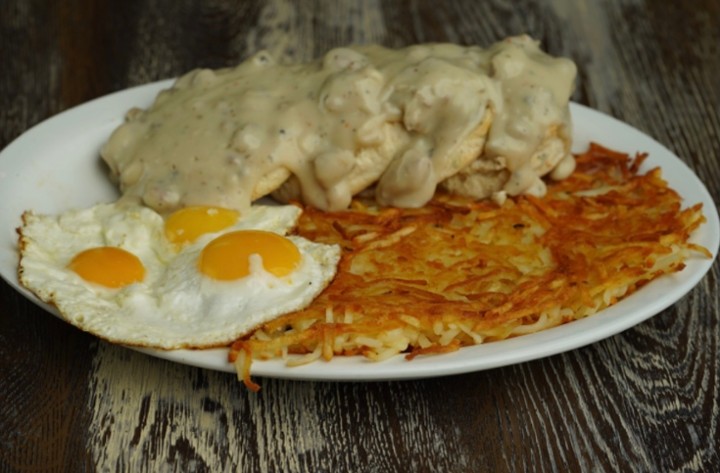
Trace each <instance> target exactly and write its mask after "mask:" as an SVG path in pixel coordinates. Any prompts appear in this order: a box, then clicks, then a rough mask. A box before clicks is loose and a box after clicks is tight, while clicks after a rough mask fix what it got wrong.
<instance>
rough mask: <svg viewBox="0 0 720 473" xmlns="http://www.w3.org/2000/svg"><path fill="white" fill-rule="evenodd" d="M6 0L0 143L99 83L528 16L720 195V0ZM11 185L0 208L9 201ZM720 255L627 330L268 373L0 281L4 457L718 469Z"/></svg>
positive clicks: (246, 467)
mask: <svg viewBox="0 0 720 473" xmlns="http://www.w3.org/2000/svg"><path fill="white" fill-rule="evenodd" d="M438 5H439V4H438V3H437V2H432V1H429V0H414V1H407V2H385V1H380V0H375V1H368V2H365V1H362V0H342V1H332V0H312V1H306V2H301V3H296V2H291V1H290V0H272V1H268V2H262V1H258V0H252V1H250V0H248V1H231V0H212V1H208V2H192V1H189V0H182V1H175V0H133V1H126V2H122V3H121V2H117V3H111V2H102V1H97V0H73V1H71V2H52V1H48V0H32V1H23V0H7V1H4V2H2V4H1V5H0V59H2V62H1V64H2V65H3V73H2V74H0V125H1V126H0V147H4V146H5V145H7V144H8V143H10V142H11V141H12V140H13V139H14V138H16V137H17V136H19V135H20V134H21V133H22V132H23V131H25V130H27V129H28V128H30V127H31V126H32V125H34V124H35V123H38V122H39V121H41V120H42V119H44V118H46V117H49V116H51V115H53V114H56V113H58V112H60V111H62V110H64V109H66V108H69V107H72V106H74V105H77V104H79V103H82V102H85V101H87V100H89V99H92V98H94V97H97V96H100V95H103V94H106V93H109V92H112V91H116V90H120V89H123V88H125V87H128V86H132V85H137V84H142V83H146V82H149V81H153V80H157V79H162V78H167V77H172V76H176V75H178V74H181V73H183V72H185V71H187V70H189V69H191V68H193V67H198V66H202V67H223V66H229V65H232V64H235V63H237V62H238V61H240V60H242V59H243V58H245V57H247V56H248V55H250V54H252V53H253V52H255V51H257V50H259V49H262V48H265V49H269V50H272V51H274V52H276V53H278V54H281V55H283V56H285V57H287V58H289V59H309V58H312V57H316V56H317V55H319V54H322V53H323V52H324V51H326V50H327V49H329V48H331V47H333V46H340V45H345V44H348V43H368V42H378V43H381V44H385V45H389V46H402V45H406V44H411V43H416V42H424V41H453V42H458V43H462V44H481V45H486V44H489V43H491V42H493V41H495V40H498V39H500V38H502V37H505V36H508V35H512V34H518V33H524V32H527V33H529V34H531V35H532V36H534V37H536V38H538V39H540V40H541V41H542V43H543V45H544V47H545V48H546V49H547V50H549V51H550V52H551V53H553V54H558V55H565V56H569V57H571V58H572V59H573V60H575V62H576V63H577V64H578V69H579V79H578V83H577V89H576V91H575V94H574V99H575V100H577V101H579V102H581V103H585V104H588V105H590V106H591V107H593V108H597V109H599V110H601V111H604V112H606V113H609V114H611V115H613V116H615V117H617V118H619V119H621V120H623V121H626V122H628V123H630V124H631V125H633V126H635V127H637V128H639V129H640V130H642V131H644V132H646V133H648V134H650V135H652V136H654V137H655V138H656V139H657V140H658V141H660V142H661V143H663V144H664V145H665V146H667V147H669V148H670V149H672V150H673V151H674V152H675V153H677V154H678V155H679V156H680V157H681V158H682V159H683V160H684V161H685V162H686V163H687V164H688V165H689V166H690V167H691V168H692V169H693V170H694V171H695V172H696V173H697V174H698V176H699V177H700V178H701V180H703V182H705V183H706V185H707V187H708V189H709V191H710V193H711V195H712V196H713V198H714V199H715V201H716V202H718V201H720V198H719V197H720V139H718V134H719V133H720V97H719V95H720V87H719V86H718V85H719V84H720V82H718V77H720V51H719V47H720V46H719V44H720V2H718V1H715V0H698V1H696V2H674V3H673V4H670V3H668V2H662V3H661V2H649V1H638V0H618V1H609V0H606V1H598V2H595V1H591V0H585V1H573V0H549V1H547V2H535V1H530V0H521V1H516V2H508V1H504V0H493V1H485V2H472V1H461V0H453V1H447V2H443V4H442V6H441V7H438ZM1 206H2V203H1V202H0V209H2V207H1ZM718 276H719V275H718V264H717V263H716V264H715V265H714V266H713V268H712V270H711V272H710V273H709V274H708V275H707V276H706V277H705V278H704V279H703V280H702V282H701V283H700V284H699V285H698V286H697V287H696V288H695V289H693V290H692V291H691V292H690V293H689V294H688V295H687V296H686V297H684V298H683V299H682V300H681V301H679V302H678V303H676V304H675V305H673V306H672V307H671V308H669V309H667V310H665V311H663V312H662V313H660V314H658V315H657V316H655V317H653V318H652V319H650V320H649V321H647V322H645V323H643V324H641V325H639V326H637V327H635V328H633V329H631V330H628V331H626V332H624V333H622V334H620V335H617V336H615V337H612V338H610V339H607V340H605V341H602V342H599V343H595V344H593V345H591V346H588V347H585V348H582V349H578V350H574V351H572V352H568V353H565V354H562V355H556V356H553V357H550V358H547V359H543V360H538V361H534V362H528V363H524V364H520V365H515V366H510V367H506V368H501V369H495V370H489V371H485V372H478V373H471V374H466V375H459V376H449V377H444V378H435V379H427V380H418V381H403V382H377V383H325V382H297V381H284V380H273V379H262V380H261V382H262V391H261V392H260V393H258V394H252V393H249V392H248V391H246V390H245V389H244V388H243V387H242V385H241V384H239V383H238V382H237V380H236V378H235V377H234V376H232V375H228V374H225V373H217V372H212V371H207V370H202V369H196V368H190V367H187V366H183V365H178V364H173V363H170V362H167V361H163V360H158V359H154V358H151V357H148V356H146V355H143V354H140V353H136V352H134V351H131V350H128V349H125V348H122V347H117V346H113V345H110V344H107V343H105V342H100V341H97V340H96V339H94V338H93V337H90V336H88V335H85V334H83V333H80V332H79V331H77V330H75V329H73V328H71V327H69V326H67V325H66V324H64V323H61V322H60V321H58V320H56V319H55V318H53V317H51V316H49V315H48V314H46V313H44V312H43V311H42V310H41V309H39V308H37V307H35V306H34V305H33V304H31V303H30V302H28V301H26V300H25V299H23V298H22V297H21V296H19V295H18V294H16V293H15V292H14V291H13V290H12V289H11V288H10V287H9V286H8V285H7V284H5V283H0V471H75V472H80V471H129V472H136V471H159V472H162V471H248V472H258V471H259V472H275V471H318V472H322V471H372V472H391V471H418V472H424V471H427V472H436V471H453V472H463V471H467V472H476V471H494V472H495V471H497V472H515V471H527V472H546V471H648V472H655V471H663V472H664V471H718V470H720V453H719V451H718V440H717V439H718V437H719V435H720V426H719V425H718V419H720V381H719V379H718V378H719V377H720V355H719V353H720V305H719V303H718Z"/></svg>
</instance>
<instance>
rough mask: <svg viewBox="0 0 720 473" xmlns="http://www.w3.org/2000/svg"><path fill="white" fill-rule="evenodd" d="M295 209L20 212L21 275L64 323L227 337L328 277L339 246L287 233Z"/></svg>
mask: <svg viewBox="0 0 720 473" xmlns="http://www.w3.org/2000/svg"><path fill="white" fill-rule="evenodd" d="M300 213H301V209H300V208H298V207H296V206H293V205H286V206H269V205H267V206H262V205H254V206H252V207H251V208H250V209H249V210H248V211H247V212H243V213H242V214H240V213H238V212H237V211H234V210H229V209H222V208H214V207H190V208H186V209H183V210H180V211H178V212H176V213H175V214H173V215H170V216H169V217H167V218H163V217H162V216H161V215H159V214H158V213H156V212H155V211H153V210H150V209H148V208H145V207H142V206H138V205H130V204H120V203H112V204H100V205H97V206H94V207H91V208H88V209H83V210H73V211H69V212H66V213H63V214H61V215H57V216H52V215H39V214H35V213H33V212H26V213H25V214H24V215H23V225H22V226H21V227H20V228H19V229H18V232H19V234H20V242H19V247H20V265H19V270H18V272H19V279H20V282H21V283H22V284H23V285H24V286H25V287H27V288H28V289H29V290H31V291H32V292H34V293H35V294H36V295H37V296H38V297H39V298H40V299H41V300H43V301H44V302H47V303H50V304H53V305H54V306H56V307H57V309H58V311H59V313H60V314H61V316H62V317H63V318H64V319H65V320H67V321H68V322H70V323H71V324H73V325H75V326H77V327H79V328H81V329H83V330H85V331H87V332H90V333H93V334H95V335H97V336H99V337H101V338H104V339H106V340H108V341H111V342H115V343H122V344H126V345H134V346H145V347H153V348H163V349H177V348H207V347H213V346H222V345H227V344H229V343H230V342H232V341H234V340H236V339H237V338H239V337H240V336H242V335H244V334H246V333H248V332H249V331H251V330H252V329H254V328H256V327H257V326H258V325H260V324H262V323H264V322H267V321H268V320H271V319H273V318H275V317H277V316H279V315H282V314H285V313H288V312H292V311H294V310H299V309H302V308H304V307H306V306H307V305H309V304H310V302H312V300H313V299H314V298H315V297H316V296H317V295H318V294H319V293H320V292H321V291H322V290H323V289H324V288H325V287H326V286H327V284H329V282H330V280H332V278H333V277H334V275H335V272H336V268H337V264H338V261H339V259H340V248H339V247H338V246H337V245H326V244H320V243H315V242H312V241H309V240H307V239H304V238H301V237H298V236H293V235H290V236H288V235H287V233H288V232H289V231H290V230H292V228H294V226H295V224H296V222H297V219H298V218H299V216H300Z"/></svg>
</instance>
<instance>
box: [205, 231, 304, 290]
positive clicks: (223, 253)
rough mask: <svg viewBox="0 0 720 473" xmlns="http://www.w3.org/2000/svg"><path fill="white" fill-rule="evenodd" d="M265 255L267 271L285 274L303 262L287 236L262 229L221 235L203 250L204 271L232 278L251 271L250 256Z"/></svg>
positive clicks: (264, 261)
mask: <svg viewBox="0 0 720 473" xmlns="http://www.w3.org/2000/svg"><path fill="white" fill-rule="evenodd" d="M252 254H259V255H260V256H261V257H262V261H263V267H264V268H265V271H267V272H269V273H271V274H274V275H275V276H278V277H282V276H286V275H288V274H290V273H291V272H293V271H294V270H295V268H297V266H298V265H299V264H300V250H298V248H297V247H296V246H295V244H294V243H293V242H292V241H290V240H289V239H287V238H285V237H284V236H281V235H278V234H276V233H272V232H266V231H261V230H242V231H236V232H230V233H226V234H225V235H222V236H219V237H217V238H216V239H214V240H213V241H211V242H210V243H208V244H207V246H206V247H205V248H204V249H203V250H202V253H201V254H200V259H199V260H198V268H199V270H200V272H201V273H203V274H204V275H206V276H209V277H211V278H213V279H219V280H221V281H232V280H235V279H240V278H244V277H245V276H247V275H248V274H250V255H252Z"/></svg>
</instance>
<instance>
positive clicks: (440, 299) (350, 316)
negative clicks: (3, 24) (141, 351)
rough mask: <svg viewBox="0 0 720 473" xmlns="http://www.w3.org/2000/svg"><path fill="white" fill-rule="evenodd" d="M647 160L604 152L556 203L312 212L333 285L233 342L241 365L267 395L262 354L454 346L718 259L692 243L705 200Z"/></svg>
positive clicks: (546, 324) (596, 150) (527, 198)
mask: <svg viewBox="0 0 720 473" xmlns="http://www.w3.org/2000/svg"><path fill="white" fill-rule="evenodd" d="M644 159H645V156H644V155H639V156H637V157H636V158H635V159H634V160H631V159H630V158H629V157H628V156H627V155H625V154H622V153H617V152H613V151H611V150H608V149H605V148H602V147H600V146H598V145H593V146H591V148H590V149H589V150H588V152H586V153H584V154H581V155H579V156H577V170H576V171H575V172H574V173H573V174H572V175H571V176H570V177H568V178H567V179H566V180H563V181H559V182H552V183H550V184H549V185H548V190H547V194H546V195H545V197H543V198H538V197H535V196H533V195H523V196H518V197H515V198H512V199H507V200H506V201H505V202H504V203H503V204H502V205H498V204H497V203H494V202H492V201H474V200H473V199H470V198H467V197H463V196H458V195H451V194H444V193H439V194H438V195H436V196H435V197H434V198H433V200H431V201H430V202H429V203H428V204H427V205H425V206H423V207H421V208H418V209H398V208H378V207H377V206H376V205H375V204H374V203H373V202H372V201H370V202H367V201H361V200H358V199H356V200H355V201H354V202H353V204H352V207H351V208H350V209H349V210H344V211H337V212H322V211H319V210H317V209H313V208H309V207H308V208H306V209H305V212H304V213H303V214H302V216H301V217H300V219H299V222H298V227H297V230H296V233H297V234H298V235H301V236H303V237H305V238H308V239H310V240H313V241H317V242H322V243H326V244H337V245H340V246H341V247H342V249H343V251H342V258H341V260H340V264H339V266H338V272H337V275H336V277H335V278H334V279H333V281H332V282H331V284H330V285H329V286H328V287H327V288H326V289H325V290H324V291H323V292H322V293H321V294H320V295H319V296H318V297H317V298H316V299H315V300H314V301H313V302H312V303H311V304H310V305H309V306H307V307H306V308H305V309H302V310H299V311H295V312H292V313H290V314H286V315H284V316H280V317H278V318H276V319H274V320H272V321H270V322H267V323H265V324H263V325H262V326H261V327H259V328H258V329H257V330H255V331H254V332H253V333H252V334H250V335H248V336H244V337H242V338H241V339H239V340H238V341H237V342H235V343H234V344H233V345H232V348H231V352H230V360H231V361H233V362H235V363H236V367H237V370H238V373H239V376H240V378H242V379H243V380H244V381H245V383H246V385H247V386H248V387H250V388H251V389H258V386H257V384H255V383H254V382H253V381H252V380H251V379H250V366H251V363H252V360H253V359H272V358H286V359H287V360H288V363H289V364H291V365H295V364H302V363H307V362H311V361H314V360H318V359H324V360H329V359H331V358H332V357H333V356H336V355H363V356H365V357H367V358H369V359H371V360H383V359H386V358H388V357H391V356H395V355H398V354H405V355H406V357H407V358H408V359H412V358H414V357H416V356H419V355H425V354H435V353H446V352H451V351H454V350H457V349H459V348H460V347H463V346H467V345H475V344H480V343H485V342H490V341H496V340H502V339H506V338H508V337H513V336H517V335H523V334H528V333H532V332H536V331H539V330H544V329H547V328H550V327H553V326H556V325H559V324H562V323H566V322H569V321H572V320H576V319H579V318H583V317H587V316H589V315H591V314H594V313H596V312H598V311H600V310H602V309H604V308H606V307H608V306H610V305H612V304H614V303H616V302H617V301H618V300H620V299H622V298H624V297H626V296H628V295H629V294H631V293H633V292H634V291H636V290H637V289H638V288H640V287H642V286H643V285H645V284H646V283H648V282H650V281H651V280H653V279H655V278H657V277H659V276H661V275H663V274H668V273H672V272H675V271H679V270H681V269H682V268H683V267H684V261H685V260H686V259H687V258H688V257H690V256H691V255H695V254H697V255H701V256H703V255H704V256H708V257H710V256H711V255H710V253H709V252H708V250H706V249H705V248H702V247H699V246H698V245H695V244H693V243H690V242H689V241H688V238H689V236H690V234H691V233H692V232H693V231H694V230H695V229H696V228H697V227H699V226H700V225H701V224H702V223H703V222H704V221H705V217H704V216H703V214H702V208H701V204H696V205H693V206H691V207H688V208H686V209H684V210H683V209H682V202H681V198H680V196H679V195H678V194H677V193H676V192H675V191H673V190H672V189H670V188H669V187H668V186H667V183H666V182H665V181H664V180H663V179H662V176H661V170H660V169H659V168H656V169H653V170H651V171H649V172H647V173H645V174H639V173H638V169H639V167H640V165H641V163H642V162H643V160H644ZM290 355H297V356H290Z"/></svg>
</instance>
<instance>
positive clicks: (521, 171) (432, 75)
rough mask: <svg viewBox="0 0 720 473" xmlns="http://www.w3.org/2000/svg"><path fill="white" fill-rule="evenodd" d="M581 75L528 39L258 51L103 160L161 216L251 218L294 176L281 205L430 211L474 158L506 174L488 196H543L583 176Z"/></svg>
mask: <svg viewBox="0 0 720 473" xmlns="http://www.w3.org/2000/svg"><path fill="white" fill-rule="evenodd" d="M575 74H576V69H575V65H574V64H573V63H572V62H571V61H570V60H568V59H564V58H554V57H550V56H548V55H546V54H545V53H543V52H542V51H541V50H540V49H539V47H538V45H537V43H536V42H535V41H533V40H532V39H530V38H529V37H527V36H519V37H513V38H509V39H507V40H504V41H502V42H499V43H497V44H495V45H493V46H492V47H490V48H488V49H481V48H479V47H475V46H471V47H462V46H458V45H453V44H425V45H417V46H411V47H407V48H404V49H395V50H394V49H387V48H384V47H380V46H375V45H372V46H353V47H347V48H338V49H333V50H331V51H329V52H328V53H327V54H326V55H325V56H324V57H323V58H321V59H319V60H317V61H314V62H311V63H307V64H278V63H277V62H276V61H275V60H274V59H273V58H272V57H271V56H270V55H269V54H268V53H266V52H260V53H258V54H256V55H255V56H254V57H252V58H250V59H249V60H247V61H245V62H243V63H241V64H240V65H238V66H237V67H234V68H229V69H222V70H216V71H213V70H208V69H201V70H194V71H192V72H190V73H188V74H186V75H184V76H182V77H180V78H179V79H178V80H177V81H176V82H175V84H174V85H173V86H172V87H171V88H170V89H167V90H164V91H162V92H161V93H160V94H159V95H158V97H157V99H156V100H155V102H154V103H153V104H152V106H150V107H149V108H148V109H147V110H140V109H132V110H130V111H129V112H128V114H127V116H126V121H125V123H124V124H123V125H121V126H120V127H119V128H118V129H116V130H115V132H114V133H113V134H112V136H111V137H110V139H109V141H108V142H107V143H106V145H105V146H104V147H103V149H102V157H103V159H104V160H105V161H106V162H107V164H108V165H109V167H110V170H111V176H112V177H113V179H114V180H115V181H116V182H118V184H119V186H120V188H121V190H122V191H123V193H124V195H125V196H126V198H130V199H138V200H141V201H142V202H144V203H145V204H146V205H148V206H150V207H152V208H154V209H156V210H158V211H160V212H168V211H171V210H174V209H176V208H179V207H183V206H186V205H200V204H204V205H218V206H224V207H229V208H235V209H239V210H242V209H244V208H247V206H249V205H250V204H251V202H252V201H253V200H254V199H256V198H258V197H261V196H262V195H265V194H268V193H270V192H272V191H274V190H276V188H277V187H278V186H280V185H281V184H282V183H283V182H285V181H286V180H287V182H285V184H284V187H283V189H280V190H279V191H278V192H277V193H278V195H281V196H285V197H287V196H289V197H300V198H301V199H302V200H303V201H304V202H306V203H308V204H310V205H313V206H315V207H319V208H321V209H326V210H338V209H343V208H346V207H347V206H348V205H349V203H350V200H351V198H352V196H353V194H356V193H357V192H360V191H362V190H363V189H365V188H368V187H370V188H372V189H374V191H375V195H376V198H377V200H378V202H380V203H381V204H383V205H394V206H400V207H418V206H422V205H423V204H425V203H426V202H427V201H428V200H429V199H430V198H431V197H432V195H433V193H434V192H435V189H436V187H437V185H438V184H439V183H441V182H442V181H444V180H446V179H448V178H450V177H451V176H453V175H455V174H456V173H458V172H459V171H460V170H462V169H464V168H465V171H466V172H467V169H472V167H468V164H470V163H471V162H473V161H475V160H490V161H492V162H494V163H500V164H499V166H500V167H502V168H503V169H504V170H503V173H500V174H498V175H499V176H500V177H499V179H500V181H499V182H495V183H494V184H491V185H487V186H486V187H488V188H487V189H482V190H480V191H477V192H476V193H477V195H478V196H486V195H488V194H489V193H490V192H492V193H493V194H494V195H495V194H510V195H517V194H522V193H534V194H536V195H542V194H543V193H544V184H543V183H542V180H541V179H540V176H543V175H546V174H549V175H550V176H551V177H552V178H555V179H562V178H564V177H566V176H567V175H569V174H570V173H571V172H572V171H573V169H574V161H573V158H572V156H571V155H570V153H569V142H570V138H569V137H570V117H569V112H568V100H569V97H570V95H571V93H572V89H573V83H574V79H575ZM488 125H489V129H488ZM483 185H485V184H483ZM471 193H472V192H471Z"/></svg>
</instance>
